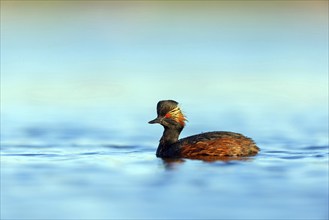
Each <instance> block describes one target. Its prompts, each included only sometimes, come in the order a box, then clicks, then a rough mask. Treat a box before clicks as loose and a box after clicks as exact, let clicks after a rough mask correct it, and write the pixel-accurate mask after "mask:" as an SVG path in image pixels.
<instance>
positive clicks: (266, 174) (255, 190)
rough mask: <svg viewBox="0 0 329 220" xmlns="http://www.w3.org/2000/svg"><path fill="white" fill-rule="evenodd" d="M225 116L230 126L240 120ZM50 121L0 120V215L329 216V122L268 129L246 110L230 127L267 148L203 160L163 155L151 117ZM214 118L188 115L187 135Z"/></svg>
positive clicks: (137, 216) (157, 131) (8, 217)
mask: <svg viewBox="0 0 329 220" xmlns="http://www.w3.org/2000/svg"><path fill="white" fill-rule="evenodd" d="M152 107H153V106H152ZM153 111H154V109H153ZM9 115H10V114H9ZM138 115H141V114H138ZM154 115H155V113H154V112H153V114H152V115H151V116H150V115H146V116H145V118H147V117H149V118H152V117H153V116H154ZM222 116H223V118H226V119H222V120H221V122H222V125H224V126H225V127H229V126H228V125H232V124H233V125H234V124H239V123H238V122H237V121H235V122H234V120H232V119H230V118H229V117H226V115H225V114H223V115H222ZM249 116H250V117H251V115H249ZM53 117H55V118H56V117H58V116H56V115H55V116H53ZM103 117H104V118H106V116H105V115H103ZM107 117H109V116H107ZM191 117H192V118H198V117H197V115H192V116H191ZM9 118H10V117H7V119H9ZM70 118H72V117H70ZM86 118H87V119H88V117H86ZM132 118H134V117H132V116H131V118H130V119H132ZM141 118H142V119H143V120H141ZM204 118H206V117H204ZM243 118H248V114H245V115H240V117H239V119H238V120H242V119H243ZM324 118H325V117H324ZM16 119H17V118H16ZM39 120H40V121H42V120H41V119H39ZM52 120H53V121H52ZM52 120H49V119H48V122H44V124H42V123H40V122H39V123H36V122H35V123H34V124H33V123H32V122H31V120H29V119H25V122H24V121H23V120H22V121H21V124H20V126H18V125H17V124H18V123H16V124H15V125H16V126H13V124H11V123H12V122H13V121H15V119H12V120H6V119H5V120H3V121H2V126H3V128H4V129H2V145H1V219H156V218H161V219H192V218H194V219H207V218H209V219H210V218H211V219H327V218H328V195H329V193H328V142H327V135H326V131H327V127H326V126H325V125H323V126H316V125H312V126H311V124H310V123H309V126H306V125H303V124H302V123H299V124H298V123H295V124H291V126H290V127H289V126H288V124H289V123H290V122H289V121H288V123H286V124H284V127H283V128H282V130H281V131H279V132H278V131H277V130H276V129H277V128H275V129H274V128H267V132H265V128H257V127H252V126H251V127H249V123H248V120H247V119H246V120H245V122H244V123H242V124H244V126H246V125H248V127H244V126H235V125H234V126H232V128H233V127H236V129H237V130H238V131H239V132H240V131H244V132H245V133H246V132H247V134H248V135H249V136H250V134H252V136H253V138H254V139H255V141H256V142H257V144H258V146H259V147H260V148H261V152H260V154H259V155H257V156H255V157H251V158H246V159H244V160H227V161H215V162H205V161H200V160H189V159H184V160H174V161H164V160H162V159H159V158H156V157H155V150H156V147H157V143H158V139H159V137H160V135H161V132H162V128H160V126H155V125H153V126H152V125H148V124H147V123H146V120H144V116H143V117H137V116H136V117H135V120H133V121H134V122H140V125H139V126H137V125H136V127H134V126H132V125H130V126H128V125H127V124H126V125H125V126H123V127H122V129H121V127H120V126H118V127H119V128H117V129H115V127H116V126H113V125H109V126H108V127H106V126H105V127H101V126H98V127H97V126H96V124H97V120H96V122H95V121H94V126H91V125H90V124H91V122H90V121H89V122H88V123H86V122H85V123H81V122H80V123H78V122H77V123H75V124H74V123H73V122H68V120H69V119H68V118H66V119H65V118H64V119H63V118H61V119H59V118H58V120H57V121H54V118H52ZM190 120H191V119H190ZM65 121H67V122H66V123H65ZM98 123H99V124H101V123H100V122H98ZM254 123H255V122H254ZM259 123H260V122H258V125H259ZM132 124H134V123H132ZM240 124H241V123H240ZM255 124H257V123H255ZM5 125H7V126H5ZM196 125H198V126H196ZM201 125H202V127H199V126H201ZM273 125H275V123H273ZM215 126H218V125H217V123H215V122H213V123H212V124H211V123H207V124H205V123H202V120H201V119H199V120H197V121H196V122H192V121H190V122H189V123H188V127H187V128H186V131H185V134H183V136H186V135H191V134H193V133H196V132H197V130H199V132H201V131H203V130H206V129H208V128H209V129H211V128H213V127H215ZM189 127H190V129H189ZM287 127H289V129H290V132H287V131H288V130H289V129H288V128H287ZM6 128H8V129H6ZM10 128H12V129H10ZM124 128H125V129H124ZM201 128H202V129H201ZM315 128H317V129H315ZM261 130H264V132H265V133H266V134H269V135H264V133H263V134H262V133H261V132H260V131H261ZM309 134H313V135H312V136H313V137H311V136H309Z"/></svg>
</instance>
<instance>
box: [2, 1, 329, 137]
mask: <svg viewBox="0 0 329 220" xmlns="http://www.w3.org/2000/svg"><path fill="white" fill-rule="evenodd" d="M327 6H328V2H326V1H287V2H285V1H266V2H265V1H264V2H262V1H255V2H254V1H251V2H250V1H248V2H243V1H234V2H229V1H218V2H217V1H209V2H207V1H202V2H198V1H191V2H184V1H177V2H176V1H175V2H173V1H170V2H162V1H136V2H135V1H124V2H120V1H78V2H77V1H68V2H63V1H27V2H24V1H2V2H1V104H2V105H1V114H2V115H3V117H2V118H1V120H2V123H1V126H4V125H6V124H7V125H9V126H11V125H14V124H16V123H23V122H26V123H46V122H49V123H59V122H62V121H63V122H65V123H67V124H68V125H69V124H71V125H72V124H73V123H82V124H83V123H85V125H86V126H95V127H97V128H100V127H103V128H104V129H108V128H113V129H123V130H125V131H126V133H129V131H132V132H133V130H135V129H137V128H145V129H147V130H154V129H155V128H154V127H150V126H148V125H147V124H146V122H147V121H148V120H150V119H152V118H154V117H155V106H156V103H157V101H159V100H161V99H175V100H177V101H178V102H180V103H181V106H182V108H183V110H184V112H185V113H186V114H187V116H188V118H189V121H190V123H189V125H188V127H189V128H187V130H186V131H187V132H188V133H191V132H194V130H195V131H203V129H201V128H200V127H202V128H204V127H205V128H204V129H210V130H211V129H216V130H218V129H219V130H220V129H221V130H227V129H235V130H236V129H239V124H241V125H247V127H248V126H252V130H253V131H254V133H257V134H259V135H262V134H260V132H265V133H266V128H267V127H269V126H270V127H271V128H273V127H274V128H276V127H277V129H279V130H281V129H283V130H284V129H285V126H284V125H283V124H282V123H283V122H286V121H287V118H286V116H287V117H289V118H290V119H292V117H293V122H295V123H299V124H300V126H303V125H304V124H308V125H309V126H313V127H314V129H315V130H317V129H320V130H321V129H322V130H323V128H324V126H327V125H325V124H323V122H324V121H325V120H326V119H328V115H327V111H328V11H327V9H328V7H327ZM243 113H248V114H247V115H243ZM227 117H230V119H229V120H228V119H227ZM225 119H226V120H225ZM73 121H74V122H73ZM291 122H292V121H289V123H291ZM188 129H191V130H188ZM4 130H6V129H4ZM283 130H282V132H283ZM271 132H272V130H271ZM253 135H255V134H253Z"/></svg>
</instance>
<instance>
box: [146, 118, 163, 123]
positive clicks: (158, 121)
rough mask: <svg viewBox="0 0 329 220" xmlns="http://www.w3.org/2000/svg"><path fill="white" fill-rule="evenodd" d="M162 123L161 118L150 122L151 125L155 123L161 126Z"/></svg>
mask: <svg viewBox="0 0 329 220" xmlns="http://www.w3.org/2000/svg"><path fill="white" fill-rule="evenodd" d="M160 122H161V119H160V118H156V119H153V120H152V121H149V124H155V123H159V124H160Z"/></svg>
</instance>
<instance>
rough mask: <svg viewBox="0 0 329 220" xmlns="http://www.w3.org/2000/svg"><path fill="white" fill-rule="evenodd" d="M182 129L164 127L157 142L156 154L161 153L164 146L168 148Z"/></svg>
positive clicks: (175, 140) (176, 139)
mask: <svg viewBox="0 0 329 220" xmlns="http://www.w3.org/2000/svg"><path fill="white" fill-rule="evenodd" d="M182 130H183V128H181V129H172V128H168V127H165V129H164V131H163V135H162V137H161V139H160V143H159V146H158V149H157V152H156V155H157V156H160V155H162V152H163V151H164V150H165V149H166V148H168V147H169V146H170V145H172V144H174V143H176V142H177V141H178V137H179V134H180V133H181V131H182Z"/></svg>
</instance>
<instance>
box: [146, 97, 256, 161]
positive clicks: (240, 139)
mask: <svg viewBox="0 0 329 220" xmlns="http://www.w3.org/2000/svg"><path fill="white" fill-rule="evenodd" d="M157 114H158V117H157V118H156V119H154V120H152V121H150V122H149V123H150V124H154V123H159V124H161V125H162V126H163V127H164V132H163V135H162V137H161V139H160V143H159V146H158V149H157V152H156V156H157V157H162V158H192V159H198V158H202V157H211V158H218V159H220V158H227V157H243V156H253V155H256V154H257V153H258V151H259V148H258V147H257V146H256V144H255V142H254V141H253V140H252V139H250V138H248V137H245V136H243V135H242V134H238V133H233V132H227V131H215V132H207V133H201V134H197V135H193V136H190V137H186V138H183V139H180V140H178V137H179V134H180V133H181V131H182V130H183V128H184V126H185V121H186V118H185V116H184V115H183V113H182V112H181V110H180V108H179V107H178V103H177V102H176V101H174V100H163V101H160V102H158V104H157Z"/></svg>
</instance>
